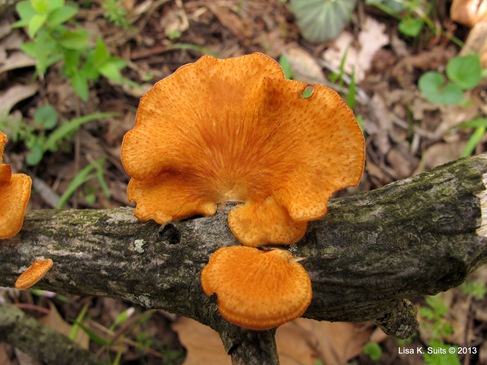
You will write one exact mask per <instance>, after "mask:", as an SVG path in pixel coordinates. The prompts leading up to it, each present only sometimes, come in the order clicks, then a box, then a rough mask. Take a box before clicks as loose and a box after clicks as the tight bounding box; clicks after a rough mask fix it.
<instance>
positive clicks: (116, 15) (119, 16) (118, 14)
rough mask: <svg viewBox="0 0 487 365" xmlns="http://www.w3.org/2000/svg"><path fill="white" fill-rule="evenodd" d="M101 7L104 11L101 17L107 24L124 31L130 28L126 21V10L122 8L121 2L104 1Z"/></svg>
mask: <svg viewBox="0 0 487 365" xmlns="http://www.w3.org/2000/svg"><path fill="white" fill-rule="evenodd" d="M101 6H102V8H103V9H104V10H105V12H104V13H103V16H104V17H105V18H106V19H107V20H108V21H109V22H111V23H113V24H115V25H116V26H118V27H122V28H124V29H127V28H129V27H130V22H129V21H128V19H127V10H125V8H124V7H123V5H122V1H121V0H105V1H103V3H102V4H101Z"/></svg>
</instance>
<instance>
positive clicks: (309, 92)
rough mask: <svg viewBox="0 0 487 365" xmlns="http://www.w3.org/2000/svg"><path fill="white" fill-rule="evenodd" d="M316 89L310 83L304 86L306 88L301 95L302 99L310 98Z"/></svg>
mask: <svg viewBox="0 0 487 365" xmlns="http://www.w3.org/2000/svg"><path fill="white" fill-rule="evenodd" d="M314 91H315V88H314V86H313V85H308V86H306V87H305V88H304V90H303V91H302V92H301V94H300V95H299V96H300V97H301V98H302V99H309V98H310V97H311V95H313V92H314Z"/></svg>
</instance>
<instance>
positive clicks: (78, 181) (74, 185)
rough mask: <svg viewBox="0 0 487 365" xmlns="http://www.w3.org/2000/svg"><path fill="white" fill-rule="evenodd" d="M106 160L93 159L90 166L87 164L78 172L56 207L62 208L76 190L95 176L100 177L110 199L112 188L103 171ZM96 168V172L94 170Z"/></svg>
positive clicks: (104, 190) (106, 195)
mask: <svg viewBox="0 0 487 365" xmlns="http://www.w3.org/2000/svg"><path fill="white" fill-rule="evenodd" d="M104 161H105V159H104V158H100V159H98V160H96V161H93V162H92V163H90V164H89V165H88V166H86V167H85V168H84V169H83V170H81V171H80V172H78V174H77V175H76V176H75V177H74V179H73V180H72V181H71V182H70V183H69V186H68V187H67V188H66V190H65V191H64V193H63V195H61V197H60V198H59V202H58V204H57V206H56V209H62V208H64V206H65V205H66V203H67V202H68V200H69V198H71V196H72V195H73V194H74V193H75V191H76V190H77V189H78V188H79V187H80V186H81V185H83V184H84V183H86V182H88V181H90V180H91V179H93V178H97V179H98V183H99V184H100V187H101V188H102V191H103V194H104V195H105V197H106V198H107V199H108V198H110V189H109V188H108V185H107V183H106V181H105V176H104V171H103V162H104ZM93 170H95V172H92V171H93Z"/></svg>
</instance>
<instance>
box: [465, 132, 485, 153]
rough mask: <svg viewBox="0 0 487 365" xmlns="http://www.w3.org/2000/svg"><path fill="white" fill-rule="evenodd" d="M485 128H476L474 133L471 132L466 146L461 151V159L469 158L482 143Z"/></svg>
mask: <svg viewBox="0 0 487 365" xmlns="http://www.w3.org/2000/svg"><path fill="white" fill-rule="evenodd" d="M485 130H486V128H485V127H478V128H477V129H476V130H475V132H473V134H472V136H471V137H470V138H469V140H468V142H467V145H466V146H465V148H464V149H463V152H462V157H467V156H470V155H471V154H472V153H473V152H474V151H475V148H476V147H477V145H478V144H479V143H480V142H481V141H482V138H483V137H484V134H485Z"/></svg>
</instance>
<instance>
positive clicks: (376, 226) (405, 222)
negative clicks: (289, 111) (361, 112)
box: [0, 154, 487, 364]
mask: <svg viewBox="0 0 487 365" xmlns="http://www.w3.org/2000/svg"><path fill="white" fill-rule="evenodd" d="M486 173H487V155H486V154H484V155H479V156H475V157H472V158H466V159H461V160H458V161H456V162H454V163H450V164H448V165H444V166H441V167H439V168H437V169H434V170H431V171H428V172H425V173H423V174H421V175H418V176H415V177H412V178H408V179H405V180H402V181H398V182H395V183H393V184H390V185H387V186H385V187H384V188H381V189H377V190H374V191H371V192H367V193H363V194H358V195H355V196H351V197H346V198H340V199H333V200H332V201H330V203H329V213H328V214H327V215H326V216H325V217H324V218H323V219H321V220H319V221H315V222H311V223H310V224H309V228H308V231H307V234H306V236H305V237H304V238H303V240H302V241H301V242H299V244H298V245H295V246H291V248H290V250H291V251H292V252H293V253H294V254H295V255H298V256H303V257H306V258H307V260H305V261H303V266H304V267H305V268H306V270H307V271H308V273H309V275H310V277H311V280H312V286H313V299H312V302H311V305H310V307H309V308H308V310H307V311H306V313H305V314H304V317H308V318H313V319H317V320H330V321H352V322H359V321H369V320H373V321H375V322H376V323H378V324H379V325H380V326H381V327H382V328H383V329H384V330H385V331H386V333H388V334H390V335H395V336H398V337H401V338H404V337H408V336H409V335H410V334H411V333H413V332H414V331H415V330H416V328H417V322H416V318H415V313H416V312H415V308H414V306H412V305H411V303H409V302H408V301H407V298H409V297H413V296H417V295H430V294H435V293H438V292H440V291H443V290H447V289H449V288H452V287H455V286H457V285H459V284H460V283H462V282H463V281H464V279H465V278H466V276H467V275H468V274H469V273H471V272H472V271H473V270H475V269H476V268H477V267H479V266H480V265H482V264H484V263H485V262H487V239H486V237H485V235H486V234H487V226H486V224H487V223H486V222H487V220H486V215H487V213H486V211H485V209H486V208H485V202H486V200H487V193H486V186H485V176H486V175H485V174H486ZM228 210H229V207H227V209H226V211H225V212H218V213H217V214H216V215H215V216H212V217H204V218H194V219H188V220H185V221H181V222H174V223H169V224H166V225H164V226H162V227H161V226H159V225H157V224H155V223H154V222H139V221H137V219H135V218H134V216H133V210H132V209H131V208H119V209H111V210H65V211H59V210H36V211H31V212H29V213H28V214H27V215H26V217H25V222H24V226H23V229H22V231H21V232H20V234H19V235H18V236H16V237H14V238H12V239H9V240H5V241H3V242H2V244H1V245H0V285H2V286H11V287H12V286H13V285H14V283H15V281H16V279H17V277H18V275H19V273H20V272H21V269H22V268H25V267H26V266H29V265H30V263H32V262H33V261H34V260H35V259H39V258H51V259H52V260H53V261H54V267H53V268H52V269H51V271H50V272H49V273H48V274H47V275H46V277H45V278H44V279H43V280H42V281H40V282H39V284H38V287H39V288H42V289H46V290H51V291H55V292H58V293H70V294H78V295H93V296H109V297H113V298H119V299H123V300H126V301H129V302H132V303H136V304H139V305H141V306H143V307H147V308H161V309H164V310H166V311H169V312H172V313H175V314H177V315H182V316H187V317H191V318H194V319H196V320H198V321H200V322H201V323H204V324H207V325H209V326H211V327H212V328H213V329H215V330H216V331H217V332H218V333H220V336H221V337H222V340H223V343H224V346H225V349H226V350H227V352H228V353H229V354H230V355H231V356H232V360H233V362H234V363H235V364H250V363H261V364H277V355H276V348H275V342H274V331H272V330H271V331H260V332H259V331H250V330H245V329H242V328H239V327H236V326H234V325H231V324H229V323H228V322H226V321H225V320H223V319H222V318H221V317H220V315H219V314H218V311H217V309H216V308H217V307H216V303H215V298H213V297H210V298H207V297H206V296H205V294H204V293H203V291H202V289H201V286H200V280H199V278H200V273H201V270H202V268H203V267H204V265H205V264H206V263H207V262H208V259H209V256H210V255H211V253H213V252H214V251H216V250H217V249H218V248H219V247H222V246H232V245H238V244H239V243H238V241H236V239H235V238H234V236H233V235H232V234H231V232H230V230H229V228H228V225H227V212H228ZM0 316H1V314H0ZM0 322H1V321H0ZM14 330H15V329H14ZM6 341H9V340H8V338H7V340H6ZM9 342H10V343H11V344H12V345H14V346H15V345H16V343H15V341H13V340H10V341H9Z"/></svg>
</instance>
